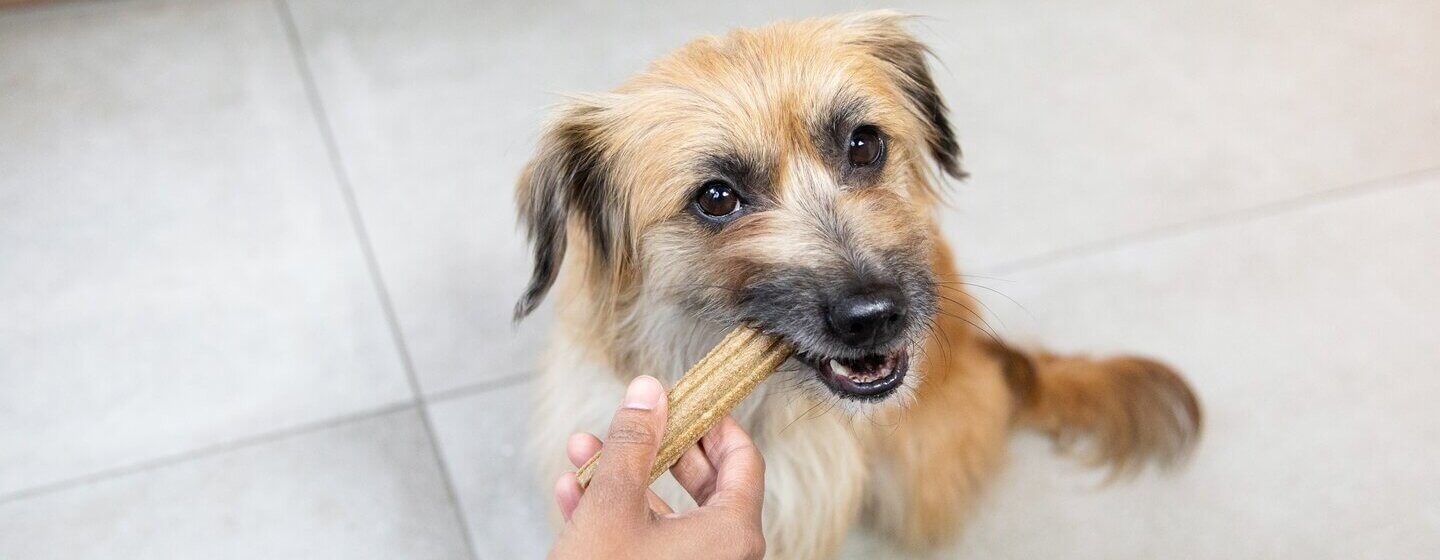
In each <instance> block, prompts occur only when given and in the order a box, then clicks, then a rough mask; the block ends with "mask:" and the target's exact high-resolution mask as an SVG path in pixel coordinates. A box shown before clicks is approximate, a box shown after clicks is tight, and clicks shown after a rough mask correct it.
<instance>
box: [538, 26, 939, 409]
mask: <svg viewBox="0 0 1440 560" xmlns="http://www.w3.org/2000/svg"><path fill="white" fill-rule="evenodd" d="M903 20H904V17H903V16H900V15H898V14H894V13H889V12H873V13H866V14H859V15H852V16H843V17H838V18H831V19H819V20H806V21H801V22H793V23H780V24H775V25H771V26H768V27H764V28H760V29H756V30H747V31H736V32H732V33H731V34H729V35H727V36H725V37H720V38H705V39H700V40H697V41H695V42H692V43H690V44H688V45H686V46H684V47H682V48H681V49H680V50H679V51H677V52H675V53H673V54H672V55H670V56H668V57H666V58H663V59H661V60H659V61H657V62H656V63H655V64H654V65H652V66H651V68H650V69H649V70H647V71H646V72H645V73H643V74H641V75H639V76H637V77H635V78H634V79H632V80H630V81H629V82H627V83H626V84H625V85H623V86H621V87H620V88H619V89H617V90H616V91H615V92H613V93H611V94H605V95H599V96H593V97H584V98H577V99H574V100H572V101H571V102H570V103H569V104H568V105H567V106H566V107H564V108H563V109H562V110H561V111H560V113H559V115H558V118H556V119H555V120H554V121H553V122H552V124H551V126H550V128H549V129H548V131H547V132H546V134H545V135H544V137H543V139H542V140H541V145H540V149H539V154H538V155H537V156H536V158H535V159H534V161H532V162H531V163H530V165H529V166H528V167H527V168H526V171H525V173H524V176H523V177H522V179H521V182H520V186H519V202H520V211H521V218H522V221H523V223H524V224H525V226H526V227H527V229H528V234H529V236H530V239H531V242H532V245H533V247H534V250H535V270H534V277H533V279H532V280H531V283H530V286H529V288H528V290H527V291H526V293H525V295H524V296H523V297H522V299H521V300H520V302H519V304H518V305H517V307H516V315H517V318H518V317H523V316H524V315H526V314H528V313H529V312H530V311H531V310H533V309H534V307H535V306H536V305H537V304H538V303H539V301H540V300H541V299H542V298H543V297H544V296H545V293H546V292H547V291H548V290H549V288H550V286H551V285H552V284H553V283H554V282H555V279H556V277H557V274H558V273H559V270H560V268H561V264H562V262H567V259H566V253H567V251H566V247H567V241H568V245H570V246H571V247H570V251H569V253H570V254H571V258H570V260H569V261H568V262H571V263H572V264H570V265H569V266H577V267H581V268H583V269H585V270H584V271H583V272H582V273H583V274H584V278H585V280H584V284H585V285H586V286H588V287H589V289H590V290H592V292H593V293H592V296H593V297H594V298H596V299H597V300H601V301H606V302H608V305H611V306H612V307H620V308H626V309H627V310H628V313H629V314H630V316H632V317H633V316H635V315H641V316H643V315H644V314H646V313H659V312H660V308H661V307H665V308H668V309H670V310H672V311H677V310H678V312H679V313H681V314H683V315H685V316H687V317H689V318H692V319H694V320H695V321H697V322H701V323H707V324H712V325H716V326H719V327H722V328H729V327H732V326H734V325H735V324H737V323H739V322H741V321H751V322H753V323H755V324H757V325H758V326H760V327H761V328H763V329H765V330H767V331H770V332H773V333H777V334H779V335H782V336H784V337H786V338H788V339H790V340H791V341H793V342H794V343H795V345H796V347H797V348H798V350H799V354H798V355H797V360H798V361H800V362H801V363H803V364H805V365H806V366H808V367H807V368H805V370H806V373H805V375H809V376H814V377H815V378H816V379H818V380H819V381H820V382H821V384H822V385H823V386H824V387H825V388H827V389H828V390H829V391H832V392H833V393H835V394H836V395H839V396H840V397H843V398H848V399H855V400H868V401H877V400H881V399H885V398H886V397H888V396H890V395H892V394H894V392H895V391H896V390H897V389H899V388H900V387H901V386H903V385H904V382H905V379H906V372H907V368H908V367H909V363H910V356H911V354H912V352H913V351H914V350H916V349H917V345H918V344H919V342H920V339H921V338H922V335H923V334H924V333H925V331H926V327H927V325H928V324H929V323H930V321H931V320H932V316H933V314H934V313H935V311H936V298H937V292H936V280H935V278H934V277H933V272H932V269H931V258H932V257H931V251H932V247H931V243H932V241H931V237H932V235H933V230H932V228H933V224H932V220H931V217H930V207H931V205H932V204H933V203H934V201H935V196H936V193H935V190H934V189H935V176H934V173H933V172H932V169H934V167H933V166H932V161H933V163H934V164H937V165H938V167H939V168H940V169H941V170H943V171H944V172H945V173H948V174H950V175H952V176H955V177H960V176H961V175H962V172H961V171H960V168H959V163H958V161H957V160H958V158H959V148H958V146H957V145H956V142H955V138H954V134H953V133H952V131H951V129H950V125H949V122H948V120H947V117H946V112H945V106H944V104H943V102H942V101H941V98H940V96H939V94H938V93H937V91H936V89H935V85H934V83H933V81H932V79H931V77H930V73H929V70H928V68H927V64H926V61H925V55H926V50H925V47H924V46H923V45H922V44H920V43H919V42H917V41H916V40H915V38H914V37H913V36H911V35H910V34H909V33H908V32H906V31H905V30H904V29H903V27H902V26H901V23H902V22H903ZM619 315H625V313H621V314H619ZM616 320H620V319H616ZM631 320H633V319H631Z"/></svg>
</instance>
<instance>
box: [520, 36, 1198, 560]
mask: <svg viewBox="0 0 1440 560" xmlns="http://www.w3.org/2000/svg"><path fill="white" fill-rule="evenodd" d="M904 21H905V17H904V16H901V15H899V14H895V13H891V12H869V13H862V14H855V15H847V16H840V17H835V18H824V19H812V20H804V21H798V22H782V23H776V24H773V25H769V26H766V27H762V28H758V29H754V30H740V31H734V32H731V33H730V34H728V35H726V36H724V37H709V38H703V39H699V40H696V41H694V42H691V43H689V44H687V45H685V46H684V47H682V48H681V49H679V50H678V51H677V52H675V53H673V54H671V55H669V56H667V57H665V58H662V59H660V60H659V61H657V62H655V63H654V64H653V65H652V66H651V67H650V68H649V69H648V70H647V71H646V72H644V73H642V74H640V75H639V76H637V77H635V78H633V79H631V80H630V81H628V82H626V83H625V84H624V85H622V86H621V87H620V88H618V89H617V90H616V91H614V92H613V93H610V94H603V95H593V96H585V97H577V98H573V99H571V100H570V101H569V102H568V103H567V104H566V105H565V106H564V107H563V108H561V109H560V111H559V113H558V116H557V117H556V118H555V119H554V121H553V122H552V123H551V125H550V126H549V128H548V129H547V132H546V133H545V134H544V136H543V138H542V139H541V143H540V147H539V152H538V154H537V155H536V157H535V159H534V160H533V161H532V162H531V163H530V164H529V166H528V167H527V168H526V169H525V171H524V174H523V177H522V178H521V180H520V184H519V188H518V198H519V205H520V215H521V219H522V222H523V224H524V225H525V227H526V228H527V232H528V234H529V236H530V239H531V242H532V246H533V247H534V250H535V269H534V278H533V280H532V283H531V285H530V286H529V288H528V290H527V291H526V293H525V294H524V296H523V297H522V299H521V301H520V303H519V305H518V306H517V309H516V313H517V318H519V317H523V316H524V315H526V314H528V313H529V312H530V311H532V310H533V309H534V308H535V306H536V305H538V304H539V302H540V301H541V300H542V299H543V298H544V297H545V295H546V293H547V292H550V291H553V292H554V299H555V300H556V303H555V313H556V314H557V315H558V323H557V326H556V328H555V330H554V332H553V340H552V343H551V345H550V349H549V351H548V352H547V353H546V355H545V357H544V364H543V370H542V372H541V376H540V377H541V379H540V382H539V383H538V384H537V388H538V391H539V407H538V414H537V423H536V426H535V430H534V433H535V435H536V438H537V444H538V446H539V448H540V449H542V450H543V451H542V453H541V456H542V457H543V459H542V461H543V462H544V473H545V474H546V475H547V477H548V478H547V480H553V476H558V474H559V473H561V472H564V471H565V470H568V469H570V468H571V467H570V465H569V464H567V463H566V462H565V459H564V457H563V454H561V453H559V451H558V450H561V449H563V448H564V442H565V441H566V438H567V436H569V435H570V434H571V433H573V432H576V431H590V432H594V433H597V434H598V433H602V432H603V431H604V429H605V427H606V426H607V425H608V422H609V418H610V415H611V414H612V413H613V410H614V407H615V403H617V402H619V399H620V395H621V393H622V392H623V390H624V387H625V384H626V383H627V382H628V380H630V379H631V378H633V377H635V376H638V375H641V374H649V375H653V376H656V377H658V378H660V379H661V380H663V381H665V382H666V383H667V384H670V383H673V382H674V381H675V379H676V378H677V376H678V375H680V373H681V372H684V371H685V370H686V368H687V367H688V366H689V365H690V364H692V363H694V362H695V361H696V360H698V359H699V358H700V356H702V355H704V353H705V352H706V350H707V349H708V348H709V347H710V346H711V345H713V344H715V343H716V342H717V341H718V340H719V339H720V337H721V336H722V335H723V334H724V333H725V332H726V331H728V330H729V329H731V328H732V327H734V326H735V325H736V324H738V323H739V322H741V321H752V322H754V323H756V324H757V325H759V326H760V327H761V328H764V329H766V330H769V331H771V332H775V333H777V334H781V335H783V336H786V337H788V338H790V339H792V340H793V341H794V342H796V344H797V345H798V346H799V348H800V350H801V351H802V352H810V353H815V354H819V355H823V356H837V357H839V356H855V355H858V354H861V353H863V352H865V351H885V352H889V351H899V350H897V349H905V348H908V349H909V350H911V351H913V352H912V353H911V354H909V355H911V356H913V357H912V358H911V359H910V362H911V366H910V374H909V375H907V376H905V378H904V384H903V386H901V387H900V389H899V390H898V391H896V392H895V393H894V394H892V395H889V397H888V398H885V399H883V400H881V401H879V402H869V401H865V400H854V399H842V398H840V397H838V396H837V394H836V393H834V392H832V391H831V390H830V389H829V388H827V386H826V385H825V384H823V383H821V382H820V381H819V380H818V379H817V376H816V370H815V369H813V368H811V367H809V366H807V365H805V364H803V363H801V362H799V361H798V360H792V361H790V362H787V365H786V366H784V367H782V368H781V371H780V372H778V373H777V374H776V375H775V376H773V377H772V378H771V379H770V380H769V381H767V382H766V383H765V384H763V385H762V386H761V388H760V389H759V390H757V392H756V393H755V394H754V395H752V396H751V397H750V398H748V399H747V400H746V401H745V402H744V403H743V404H742V406H741V408H740V409H739V410H737V411H736V412H735V415H736V418H737V419H739V420H740V421H741V423H742V425H744V426H745V427H746V429H747V430H749V431H750V433H751V434H752V436H753V437H754V438H755V441H756V443H757V444H758V446H759V447H760V449H761V451H762V452H763V453H764V455H765V458H766V462H767V471H766V489H767V497H766V502H765V517H766V518H765V530H766V535H767V541H768V550H769V553H768V555H769V556H770V557H773V558H825V557H831V556H833V555H834V554H835V552H836V547H837V546H838V544H839V542H840V540H841V539H842V538H843V536H844V535H845V533H846V532H847V529H848V528H849V527H850V525H851V524H852V523H853V522H855V521H857V520H859V521H862V522H863V523H866V524H868V525H869V526H870V527H871V528H873V529H875V530H876V531H878V532H879V533H881V534H883V535H886V536H888V537H890V538H891V539H893V540H895V541H897V542H898V543H900V544H901V545H904V546H908V547H911V548H914V549H925V548H929V547H934V546H937V545H940V544H943V543H945V542H947V541H949V540H951V539H952V538H953V537H955V535H956V534H957V532H958V531H959V530H960V529H961V528H962V526H963V524H964V523H963V521H964V518H965V516H966V515H967V513H968V511H969V509H970V507H971V505H972V503H974V502H975V499H976V496H977V494H978V493H979V492H980V491H981V490H982V489H983V487H984V486H985V484H986V483H987V481H989V480H990V479H991V478H992V477H993V476H994V474H995V473H996V471H997V469H999V468H1000V467H1001V465H1002V464H1003V463H1004V462H1005V454H1006V445H1007V439H1008V435H1009V433H1010V431H1011V429H1012V428H1014V427H1017V426H1020V427H1029V428H1035V429H1040V430H1043V431H1045V432H1048V433H1049V434H1051V435H1052V436H1054V437H1055V438H1056V440H1057V441H1058V442H1061V443H1070V442H1073V441H1077V440H1078V441H1089V442H1091V443H1092V444H1093V445H1091V446H1089V447H1088V448H1087V449H1088V450H1089V452H1090V453H1089V457H1088V458H1089V459H1091V460H1093V461H1095V462H1097V463H1108V464H1111V465H1113V466H1115V467H1116V468H1117V470H1119V471H1122V472H1123V471H1131V470H1133V469H1134V468H1135V467H1137V466H1139V465H1141V464H1143V463H1144V462H1145V461H1146V460H1150V459H1153V460H1157V461H1158V462H1160V463H1162V464H1170V463H1174V462H1176V461H1178V460H1180V459H1182V458H1183V457H1184V456H1185V455H1186V454H1187V453H1188V452H1189V450H1190V449H1191V447H1192V446H1193V444H1194V443H1195V441H1196V439H1197V437H1198V434H1199V431H1200V426H1201V413H1200V408H1199V405H1198V403H1197V401H1196V399H1195V397H1194V395H1193V394H1192V393H1191V391H1190V389H1189V388H1188V387H1187V386H1186V384H1185V382H1184V381H1183V380H1182V379H1181V378H1180V377H1179V376H1178V375H1176V374H1175V373H1174V372H1173V371H1171V370H1170V369H1169V368H1168V367H1166V366H1164V365H1162V364H1160V363H1157V362H1154V361H1150V360H1146V359H1142V358H1132V357H1121V358H1111V359H1090V358H1085V357H1077V356H1057V355H1053V354H1049V353H1045V352H1024V351H1020V350H1017V349H1015V348H1012V347H1010V346H1007V345H1005V344H1003V343H1001V342H998V341H996V340H994V339H993V338H992V337H990V335H989V334H987V333H986V332H985V331H984V330H982V329H980V328H979V327H977V326H976V324H977V323H978V322H979V321H978V319H979V317H978V316H977V315H976V314H975V313H974V310H975V309H976V308H977V305H976V303H975V301H974V300H973V299H971V297H970V296H969V295H967V294H966V292H965V290H964V289H963V287H964V283H963V282H961V281H960V280H961V278H962V277H961V276H960V275H959V274H958V273H957V270H956V268H955V265H954V263H952V260H951V256H950V252H949V250H948V249H947V247H946V246H945V243H944V242H943V240H942V239H941V237H940V234H939V233H938V230H937V228H936V225H935V221H934V214H935V212H936V211H937V210H938V209H939V205H938V189H939V188H940V182H939V179H940V177H938V176H937V174H936V173H935V172H934V171H933V170H934V169H935V168H937V167H938V169H939V170H940V171H941V172H943V173H944V174H948V175H950V176H953V177H956V178H960V177H962V176H963V172H962V171H961V169H960V165H959V158H960V150H959V147H958V145H957V143H956V141H955V137H954V133H953V132H952V130H951V127H950V124H949V121H948V118H947V116H946V108H945V106H944V103H943V101H942V100H941V97H940V95H939V93H938V92H937V90H936V88H935V85H934V82H933V81H932V79H931V76H930V72H929V69H928V66H927V62H926V59H925V57H926V50H925V47H924V46H923V45H922V44H920V43H919V42H918V41H917V40H916V39H915V38H914V37H913V36H911V35H910V34H909V33H908V32H907V31H906V30H905V29H904V28H903V25H902V24H903V23H904ZM862 124H867V125H873V126H875V127H877V128H878V129H880V130H882V131H884V135H885V138H886V147H885V150H886V151H885V159H884V162H883V167H876V168H864V169H861V168H851V167H850V166H848V165H847V164H846V163H845V161H844V160H843V157H844V155H843V154H844V148H843V146H845V144H844V142H845V141H846V139H848V135H849V134H850V131H851V130H852V129H853V127H855V126H859V125H862ZM932 164H933V165H932ZM715 177H721V178H724V179H725V180H727V181H729V182H731V183H733V184H735V185H736V187H737V188H739V189H741V191H742V192H743V193H744V194H745V195H746V198H747V206H746V208H747V212H746V213H745V214H744V215H742V216H741V217H739V218H738V219H735V220H734V221H730V222H728V223H724V224H717V223H710V222H707V221H706V220H705V219H701V217H700V216H699V215H697V214H696V213H695V212H694V209H693V207H692V204H691V202H690V201H691V199H692V198H693V197H694V196H695V193H696V189H697V188H698V187H699V186H700V185H702V184H705V183H706V181H708V180H711V179H713V178H715ZM875 282H882V283H889V284H893V285H895V286H898V288H899V290H900V292H901V293H902V298H903V300H904V301H905V302H907V303H906V305H907V306H908V308H907V309H908V312H907V315H906V319H905V324H904V325H903V328H902V330H901V332H900V335H899V336H897V337H896V338H895V340H894V342H892V343H887V344H886V345H885V346H884V348H879V347H877V348H868V349H866V348H852V347H848V346H846V345H844V344H840V343H837V342H836V341H835V340H833V339H832V338H830V337H827V336H826V335H824V331H825V325H824V324H823V323H824V319H823V313H822V312H821V311H820V310H821V309H823V308H824V306H825V305H826V304H825V301H824V297H825V294H827V293H830V292H833V291H834V290H837V289H842V288H843V287H844V286H855V285H869V284H872V283H875ZM552 286H553V289H552ZM658 489H659V490H660V491H661V493H662V496H664V497H666V498H667V499H668V500H670V501H671V503H675V504H685V503H689V502H688V500H686V499H684V497H683V493H682V492H680V491H679V489H678V486H675V485H674V484H673V482H668V483H661V485H660V486H659V487H658Z"/></svg>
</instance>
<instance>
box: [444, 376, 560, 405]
mask: <svg viewBox="0 0 1440 560" xmlns="http://www.w3.org/2000/svg"><path fill="white" fill-rule="evenodd" d="M534 375H535V372H533V371H522V372H520V373H516V374H514V375H507V376H505V377H501V378H499V379H490V380H486V381H480V382H478V383H471V384H468V385H461V386H459V387H455V388H453V389H446V390H444V391H439V392H435V393H431V394H430V395H429V396H426V397H425V402H427V403H430V404H434V403H438V402H444V401H448V400H453V399H459V398H463V397H468V396H471V395H477V394H480V393H487V392H490V391H495V390H498V389H504V388H506V387H512V386H515V385H522V384H525V383H526V382H529V381H530V378H531V377H534Z"/></svg>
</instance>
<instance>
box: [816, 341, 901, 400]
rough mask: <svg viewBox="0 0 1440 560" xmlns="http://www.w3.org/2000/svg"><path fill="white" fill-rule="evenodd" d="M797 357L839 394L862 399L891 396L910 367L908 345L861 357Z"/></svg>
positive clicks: (843, 396) (878, 398) (844, 396)
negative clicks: (892, 350)
mask: <svg viewBox="0 0 1440 560" xmlns="http://www.w3.org/2000/svg"><path fill="white" fill-rule="evenodd" d="M796 359H798V360H799V361H800V362H801V363H803V364H805V365H808V366H810V367H811V368H812V369H814V370H815V374H816V375H817V376H819V377H820V381H821V382H823V383H825V386H826V387H829V388H830V390H831V391H834V392H835V394H836V395H839V396H840V397H842V398H847V399H852V400H863V401H878V400H881V399H884V398H885V397H888V396H890V394H891V393H894V392H895V391H896V390H897V389H899V388H900V386H901V385H902V384H903V383H904V381H905V373H906V371H908V370H909V369H910V351H909V350H908V349H906V348H901V349H899V350H896V351H894V352H890V353H888V354H872V355H869V356H863V357H859V358H827V357H823V356H814V355H810V354H806V353H803V352H802V353H800V354H797V355H796Z"/></svg>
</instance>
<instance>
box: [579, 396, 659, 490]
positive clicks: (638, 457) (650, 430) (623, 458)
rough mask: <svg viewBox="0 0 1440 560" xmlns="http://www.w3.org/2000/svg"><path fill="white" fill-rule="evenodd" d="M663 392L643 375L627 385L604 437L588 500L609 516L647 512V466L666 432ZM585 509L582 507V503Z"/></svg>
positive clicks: (653, 459)
mask: <svg viewBox="0 0 1440 560" xmlns="http://www.w3.org/2000/svg"><path fill="white" fill-rule="evenodd" d="M665 412H666V402H665V390H664V388H663V387H661V386H660V382H659V381H658V380H656V379H655V378H654V377H650V376H648V375H642V376H640V377H637V378H635V380H634V381H631V382H630V386H629V387H628V388H626V390H625V400H624V401H623V404H622V405H621V407H620V410H619V411H617V412H616V413H615V418H614V419H613V420H611V422H610V431H609V433H607V434H606V435H605V442H604V444H603V445H604V448H605V452H604V453H601V454H600V459H599V461H598V462H597V463H596V465H595V476H594V477H593V478H592V479H591V480H590V486H589V489H588V490H586V492H585V496H586V497H587V498H591V497H593V498H594V500H593V501H595V502H597V503H601V504H604V505H602V506H597V507H603V508H604V509H605V510H606V511H607V512H608V513H610V514H615V513H619V514H620V515H643V514H645V511H646V509H647V505H646V498H645V491H646V489H648V488H649V487H650V465H651V464H653V463H654V462H655V453H656V451H657V450H658V449H659V447H660V437H661V436H662V435H663V434H664V433H665ZM581 507H582V508H583V507H585V504H581Z"/></svg>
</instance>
